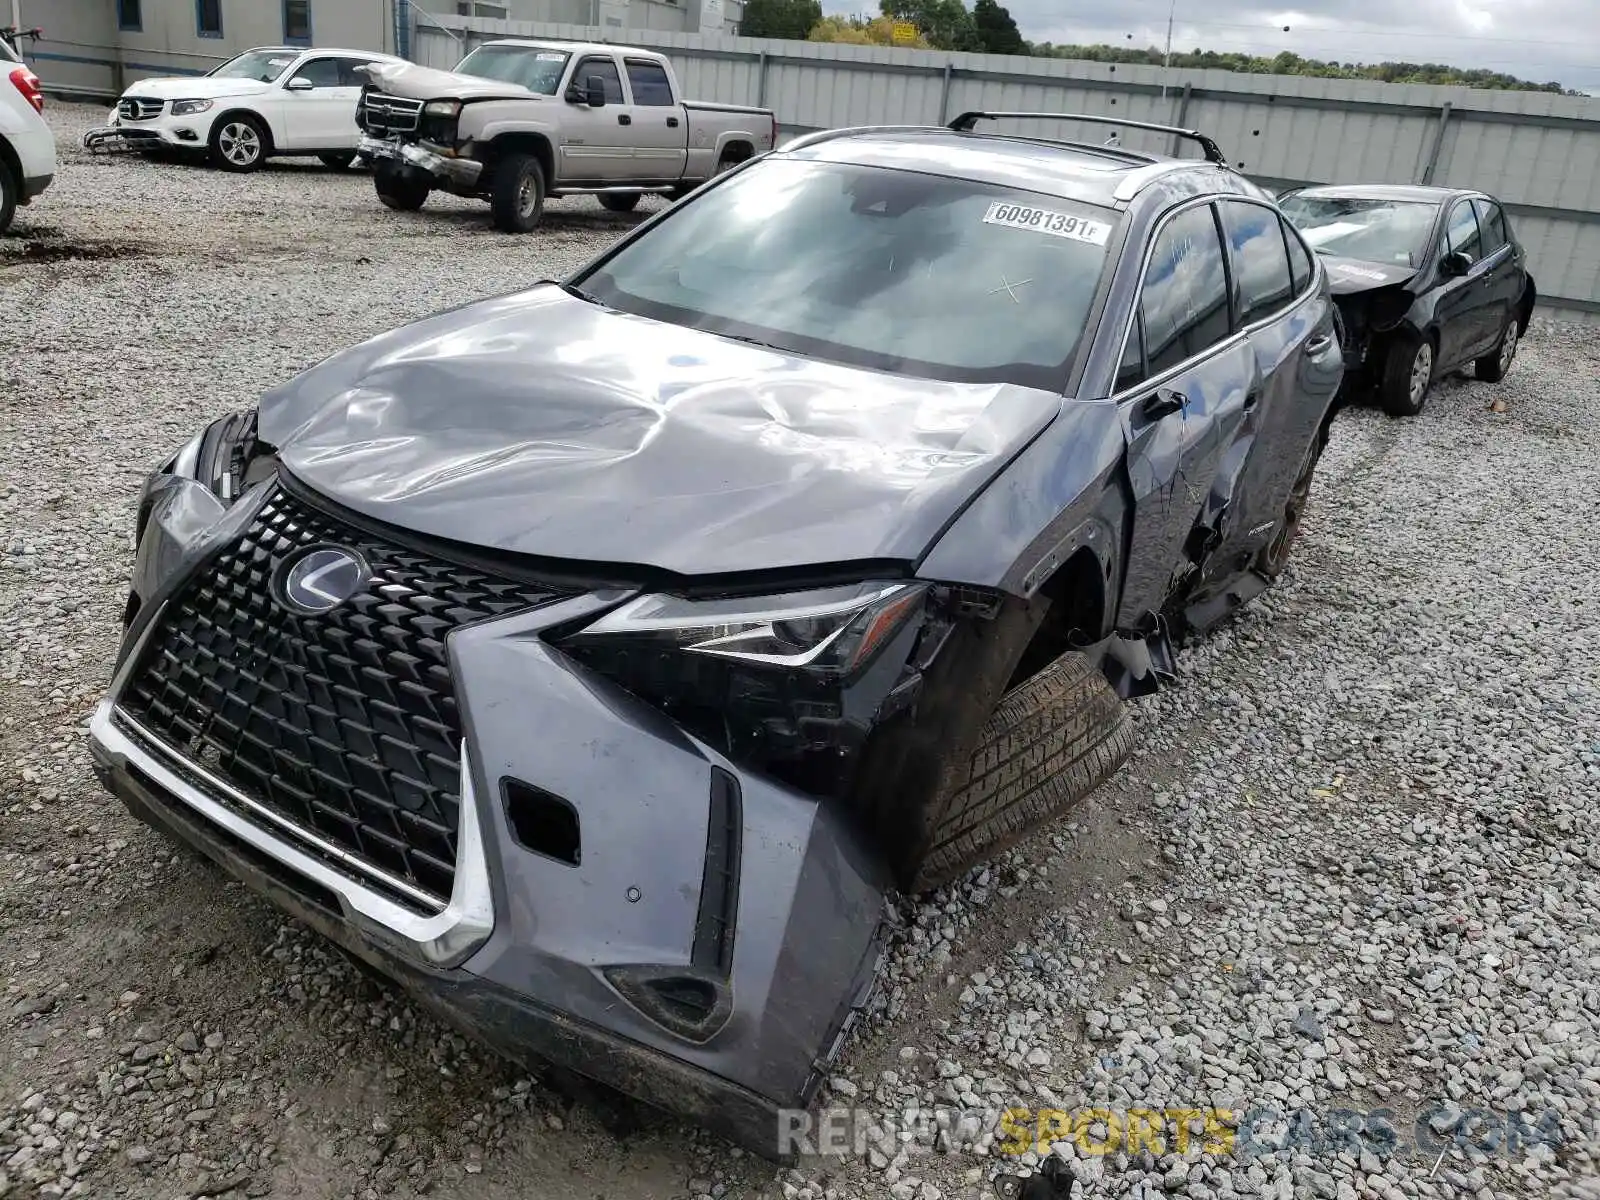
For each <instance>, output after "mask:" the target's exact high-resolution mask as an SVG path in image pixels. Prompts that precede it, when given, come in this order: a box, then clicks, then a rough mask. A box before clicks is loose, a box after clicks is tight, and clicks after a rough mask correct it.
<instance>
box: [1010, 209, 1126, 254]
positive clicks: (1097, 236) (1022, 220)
mask: <svg viewBox="0 0 1600 1200" xmlns="http://www.w3.org/2000/svg"><path fill="white" fill-rule="evenodd" d="M983 223H984V224H985V225H1004V226H1006V227H1007V228H1008V229H1031V230H1033V231H1034V232H1035V233H1048V234H1053V235H1054V236H1056V237H1064V238H1072V239H1073V240H1074V241H1079V242H1088V243H1090V244H1091V245H1094V246H1104V245H1105V244H1106V242H1107V241H1109V240H1110V238H1111V226H1109V225H1107V224H1106V223H1105V222H1104V221H1091V220H1089V219H1088V218H1087V217H1075V216H1073V215H1072V214H1071V213H1064V212H1059V211H1057V210H1055V209H1051V208H1033V207H1031V206H1029V205H1026V204H1008V203H1005V202H1004V201H997V202H995V203H994V204H991V205H990V206H989V211H988V212H986V213H984V215H983Z"/></svg>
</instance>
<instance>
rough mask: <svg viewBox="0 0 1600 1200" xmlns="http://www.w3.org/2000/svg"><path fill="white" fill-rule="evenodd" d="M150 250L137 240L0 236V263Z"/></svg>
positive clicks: (137, 253) (81, 258)
mask: <svg viewBox="0 0 1600 1200" xmlns="http://www.w3.org/2000/svg"><path fill="white" fill-rule="evenodd" d="M148 253H149V251H148V250H147V249H146V248H145V247H144V246H141V245H139V244H138V243H136V242H72V241H67V240H65V239H57V238H51V237H13V238H5V239H4V240H0V264H5V265H11V264H15V263H54V262H92V261H96V260H99V259H108V258H142V257H144V256H145V255H147V254H148Z"/></svg>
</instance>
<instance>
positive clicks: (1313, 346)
mask: <svg viewBox="0 0 1600 1200" xmlns="http://www.w3.org/2000/svg"><path fill="white" fill-rule="evenodd" d="M1331 345H1333V339H1332V338H1331V337H1329V336H1328V335H1327V334H1323V335H1322V336H1321V337H1314V338H1312V339H1311V340H1310V341H1309V342H1307V343H1306V353H1307V354H1309V355H1311V356H1312V357H1316V356H1317V355H1318V354H1321V353H1322V352H1323V351H1324V350H1326V349H1327V348H1328V347H1329V346H1331Z"/></svg>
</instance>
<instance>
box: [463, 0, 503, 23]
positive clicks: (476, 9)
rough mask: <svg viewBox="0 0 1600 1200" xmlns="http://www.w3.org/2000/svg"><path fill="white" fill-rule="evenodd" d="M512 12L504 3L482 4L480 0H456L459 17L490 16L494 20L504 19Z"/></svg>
mask: <svg viewBox="0 0 1600 1200" xmlns="http://www.w3.org/2000/svg"><path fill="white" fill-rule="evenodd" d="M510 13H511V10H510V9H508V8H507V7H506V6H505V5H504V4H482V3H480V2H479V0H456V16H458V17H488V18H490V19H491V20H494V21H504V20H505V19H506V18H507V17H508V16H509V15H510Z"/></svg>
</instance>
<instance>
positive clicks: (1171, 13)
mask: <svg viewBox="0 0 1600 1200" xmlns="http://www.w3.org/2000/svg"><path fill="white" fill-rule="evenodd" d="M1177 14H1178V0H1172V7H1171V8H1169V9H1167V58H1166V61H1165V62H1164V63H1162V65H1161V69H1162V74H1161V98H1162V99H1163V100H1165V99H1166V98H1167V76H1166V72H1168V71H1170V70H1172V19H1173V17H1175V16H1177Z"/></svg>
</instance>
